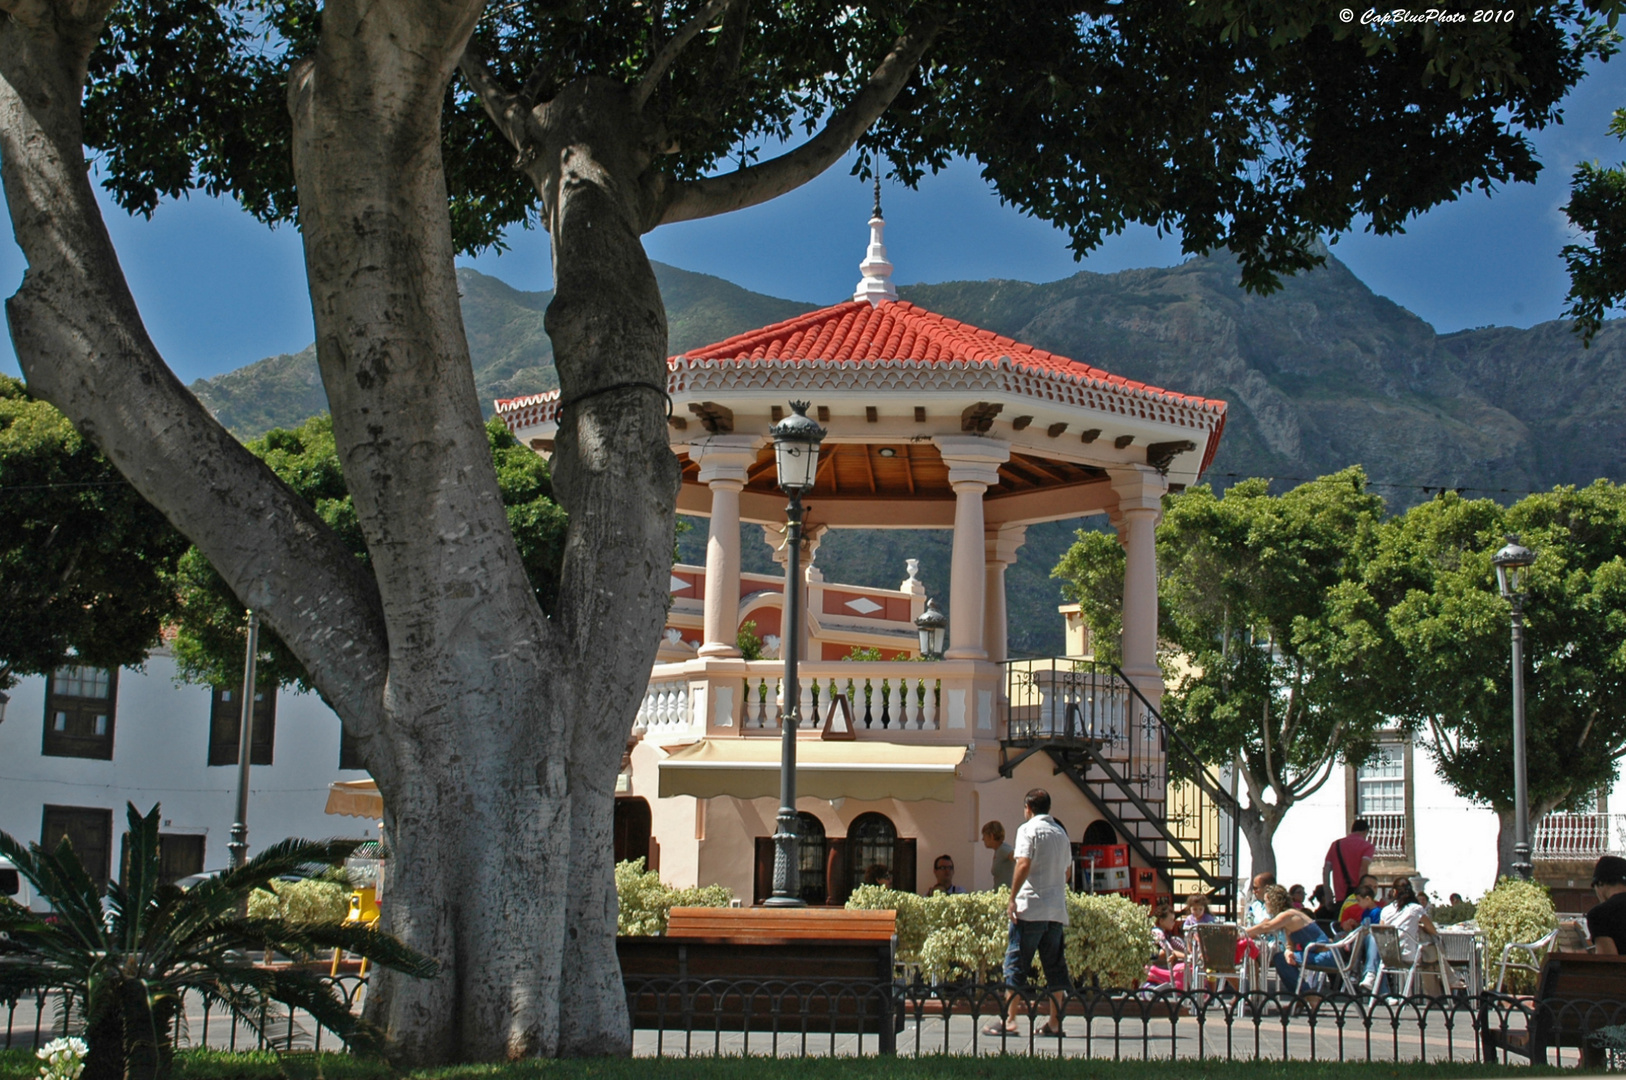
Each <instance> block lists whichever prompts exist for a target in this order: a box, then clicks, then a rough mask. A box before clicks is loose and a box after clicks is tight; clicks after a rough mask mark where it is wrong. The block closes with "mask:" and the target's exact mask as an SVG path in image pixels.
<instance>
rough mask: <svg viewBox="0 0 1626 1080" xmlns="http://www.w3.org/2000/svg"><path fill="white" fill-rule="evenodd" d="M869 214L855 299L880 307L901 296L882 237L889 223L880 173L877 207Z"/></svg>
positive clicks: (876, 181)
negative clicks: (883, 208) (884, 215)
mask: <svg viewBox="0 0 1626 1080" xmlns="http://www.w3.org/2000/svg"><path fill="white" fill-rule="evenodd" d="M870 213H871V216H870V219H869V250H868V251H866V252H865V253H864V261H863V262H861V263H859V264H858V272H859V273H861V274H863V275H864V276H863V278H862V279H861V280H860V281H859V282H858V290H857V291H856V292H854V293H853V299H854V300H868V301H869V302H870V304H871V305H875V306H879V305H880V304H884V303H886V302H887V301H888V300H896V299H897V298H898V287H897V286H896V285H894V284H892V264H891V263H889V262H887V261H886V241H885V240H884V239H883V233H884V232H885V230H886V222H885V221H883V220H881V177H880V175H879V174H877V175H876V177H875V209H874V210H872V211H871V212H870Z"/></svg>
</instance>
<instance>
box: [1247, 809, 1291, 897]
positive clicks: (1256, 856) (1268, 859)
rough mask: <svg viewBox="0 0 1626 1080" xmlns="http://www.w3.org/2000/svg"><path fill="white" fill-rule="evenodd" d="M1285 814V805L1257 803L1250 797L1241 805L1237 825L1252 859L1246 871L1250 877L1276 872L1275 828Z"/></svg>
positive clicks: (1279, 824) (1278, 825)
mask: <svg viewBox="0 0 1626 1080" xmlns="http://www.w3.org/2000/svg"><path fill="white" fill-rule="evenodd" d="M1286 815H1287V808H1286V807H1280V806H1272V805H1271V804H1269V803H1265V804H1257V803H1254V802H1253V801H1252V800H1251V799H1250V800H1249V802H1248V804H1247V805H1246V806H1243V807H1242V809H1241V814H1240V815H1239V816H1238V818H1237V826H1238V827H1239V828H1240V829H1241V830H1242V835H1243V836H1244V837H1246V838H1247V841H1248V853H1249V854H1250V855H1251V856H1252V859H1253V861H1252V864H1251V866H1250V868H1249V871H1248V876H1249V878H1250V879H1251V878H1255V877H1258V876H1259V875H1260V874H1263V873H1266V872H1269V873H1272V874H1274V873H1275V872H1276V847H1275V838H1276V830H1277V829H1278V828H1279V827H1280V826H1281V824H1282V818H1283V817H1285V816H1286Z"/></svg>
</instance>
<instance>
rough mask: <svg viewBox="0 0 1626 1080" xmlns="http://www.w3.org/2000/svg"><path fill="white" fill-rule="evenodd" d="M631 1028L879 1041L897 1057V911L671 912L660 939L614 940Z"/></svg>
mask: <svg viewBox="0 0 1626 1080" xmlns="http://www.w3.org/2000/svg"><path fill="white" fill-rule="evenodd" d="M616 953H617V954H618V956H619V957H620V960H621V974H622V977H623V979H625V980H626V981H627V991H628V993H627V1003H628V1006H629V1008H630V1010H631V1012H632V1024H633V1027H634V1028H656V1029H668V1030H670V1029H681V1030H687V1031H706V1032H711V1031H751V1032H768V1031H777V1032H779V1033H781V1034H796V1035H800V1034H802V1033H803V1032H805V1033H806V1034H807V1035H808V1036H809V1037H810V1038H811V1037H817V1036H821V1035H826V1036H827V1035H832V1034H835V1033H849V1034H850V1033H858V1034H871V1035H878V1036H880V1046H879V1049H880V1051H881V1053H885V1054H889V1053H893V1052H894V1051H895V1049H896V1038H897V1032H898V1031H900V1030H901V1029H902V1026H903V1013H902V1010H900V1009H898V1008H897V1007H896V1005H895V999H894V992H893V988H892V986H893V978H892V972H893V965H894V962H895V959H896V955H897V915H896V913H895V912H891V911H848V910H846V909H843V908H673V909H672V911H671V913H670V918H669V920H668V922H667V927H666V934H665V936H662V937H621V938H617V939H616Z"/></svg>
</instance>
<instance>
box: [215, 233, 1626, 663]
mask: <svg viewBox="0 0 1626 1080" xmlns="http://www.w3.org/2000/svg"><path fill="white" fill-rule="evenodd" d="M656 275H657V277H658V278H659V279H660V283H661V289H662V292H663V294H664V296H665V298H666V303H667V311H668V319H669V323H670V327H671V348H672V351H673V352H682V351H685V350H687V349H690V348H693V347H695V346H698V345H703V344H706V343H708V342H711V341H717V340H720V339H722V338H724V337H728V336H729V335H731V334H735V333H739V332H740V331H743V330H749V329H752V328H754V327H758V326H764V325H767V324H769V323H773V322H777V321H779V320H781V319H785V318H789V317H790V316H791V315H794V314H796V313H798V312H801V311H805V310H808V309H809V307H811V305H807V304H799V303H796V302H793V301H788V300H779V299H775V298H773V297H768V296H763V295H761V294H759V293H753V292H750V291H749V290H746V289H742V288H740V287H738V286H736V285H732V284H730V283H728V282H726V281H723V280H721V279H719V278H715V277H710V276H707V275H704V274H694V273H689V272H687V271H683V270H678V269H675V268H673V267H668V266H662V265H659V264H657V266H656ZM458 280H459V282H460V283H461V285H462V288H463V304H464V321H465V324H466V326H467V328H468V334H469V346H470V351H471V353H472V356H473V361H474V368H475V379H476V384H477V386H478V387H479V389H480V396H481V400H482V403H483V405H484V407H485V408H486V410H487V412H488V413H489V411H490V408H491V401H492V400H493V399H494V398H498V397H512V396H517V395H520V394H528V393H535V392H538V391H542V390H546V389H550V388H552V387H553V386H555V385H557V382H556V379H555V376H554V372H553V365H552V349H551V347H550V346H549V344H548V340H547V335H546V333H545V332H544V331H543V326H542V320H543V313H544V312H545V310H546V308H547V303H548V300H549V299H550V298H551V294H550V293H547V292H538V293H526V292H520V291H519V290H516V289H513V288H511V287H509V286H508V285H506V284H504V283H503V282H501V281H498V280H497V279H495V278H491V277H487V276H485V275H482V274H479V273H477V272H475V271H473V270H468V269H464V270H459V271H458ZM900 292H901V295H902V296H903V297H904V298H905V299H908V300H911V301H913V302H914V303H917V304H920V305H922V306H924V307H926V308H929V309H931V310H933V311H937V312H940V313H942V314H944V315H949V316H952V317H954V318H957V319H962V320H964V321H967V322H970V323H973V324H975V325H977V326H982V327H985V328H987V329H990V330H995V331H997V332H999V333H1002V334H1007V335H1009V336H1011V337H1013V338H1017V339H1018V340H1021V341H1025V342H1028V343H1030V344H1033V345H1037V346H1039V347H1041V348H1045V349H1049V350H1051V351H1053V352H1057V353H1060V354H1062V355H1064V356H1071V357H1074V358H1076V359H1079V360H1084V361H1087V362H1089V363H1092V364H1095V365H1096V366H1098V367H1102V368H1105V369H1107V370H1109V371H1113V372H1116V373H1118V374H1121V375H1125V376H1128V377H1131V378H1135V379H1141V380H1144V381H1146V382H1150V383H1153V384H1155V385H1159V386H1164V387H1167V388H1169V389H1173V390H1180V391H1184V392H1187V393H1195V394H1201V395H1203V396H1206V397H1218V398H1224V399H1226V400H1227V401H1229V402H1230V403H1231V409H1230V413H1229V416H1228V418H1227V422H1226V430H1225V435H1224V439H1223V441H1222V442H1221V445H1220V451H1219V456H1218V457H1217V459H1216V460H1215V462H1214V464H1213V467H1212V468H1211V469H1210V471H1209V474H1208V476H1209V479H1210V480H1211V481H1213V482H1214V483H1215V484H1216V485H1218V486H1225V485H1227V484H1228V483H1230V482H1231V481H1232V480H1234V479H1236V478H1238V477H1243V476H1267V477H1273V478H1276V479H1277V481H1278V486H1280V487H1285V486H1290V485H1291V484H1292V483H1293V482H1295V481H1297V480H1299V479H1305V478H1311V477H1315V476H1319V475H1322V474H1324V473H1328V472H1332V471H1334V470H1337V469H1340V468H1343V467H1344V466H1346V465H1349V464H1353V463H1360V464H1362V465H1364V466H1365V467H1366V470H1367V473H1368V475H1369V476H1370V477H1371V478H1372V480H1373V481H1374V483H1375V484H1376V485H1377V489H1378V491H1379V492H1380V493H1381V494H1383V495H1384V496H1385V497H1386V498H1388V499H1389V501H1390V504H1391V505H1392V506H1394V507H1395V508H1397V509H1398V508H1401V507H1404V506H1407V505H1410V504H1411V503H1414V502H1417V501H1419V500H1420V499H1423V498H1426V497H1427V494H1428V491H1429V490H1432V489H1438V488H1440V487H1457V488H1464V489H1468V490H1467V494H1470V495H1487V494H1488V495H1494V496H1495V497H1497V498H1501V499H1513V498H1517V497H1518V495H1519V494H1520V493H1522V492H1524V491H1526V490H1531V489H1541V488H1547V487H1551V486H1552V485H1554V484H1559V483H1574V484H1584V483H1587V482H1589V481H1591V480H1593V479H1594V478H1596V477H1599V476H1604V477H1609V478H1611V479H1615V480H1620V479H1622V478H1623V477H1626V466H1623V464H1622V463H1623V461H1626V324H1623V323H1620V322H1616V323H1611V324H1609V325H1607V326H1606V327H1605V329H1604V331H1603V332H1602V333H1601V334H1600V335H1599V336H1598V338H1597V339H1596V341H1595V342H1594V344H1593V346H1592V348H1590V349H1583V348H1582V347H1581V344H1580V340H1579V339H1578V338H1577V337H1576V336H1575V335H1573V334H1571V333H1570V331H1569V329H1568V326H1567V324H1564V323H1558V322H1554V323H1545V324H1542V325H1540V326H1536V327H1533V328H1531V329H1529V330H1519V329H1511V328H1505V327H1490V328H1484V329H1479V330H1468V331H1462V332H1460V333H1455V334H1447V335H1437V334H1435V333H1434V330H1433V328H1432V327H1430V326H1429V325H1428V324H1427V323H1425V322H1423V321H1422V320H1421V319H1419V318H1417V317H1416V316H1415V315H1412V314H1411V313H1410V312H1408V311H1406V310H1405V309H1404V308H1402V307H1400V306H1399V305H1397V304H1395V303H1393V302H1392V301H1390V300H1387V299H1385V298H1384V297H1381V296H1378V295H1377V294H1375V293H1373V292H1372V291H1371V290H1370V289H1368V288H1367V287H1366V286H1365V285H1364V284H1362V283H1361V282H1360V281H1359V280H1358V279H1357V278H1356V277H1355V276H1354V274H1352V273H1351V272H1350V271H1349V269H1348V268H1347V267H1345V266H1344V265H1343V264H1342V263H1340V262H1338V261H1337V260H1336V259H1331V258H1330V259H1329V260H1328V263H1327V265H1326V266H1325V267H1323V268H1322V269H1320V270H1317V271H1315V272H1313V273H1309V274H1305V275H1302V276H1300V277H1298V278H1292V279H1289V280H1288V281H1286V282H1285V284H1284V286H1283V288H1282V289H1281V290H1280V291H1279V292H1277V293H1275V294H1273V295H1271V296H1264V297H1261V296H1252V295H1249V294H1247V293H1244V292H1243V291H1242V290H1241V289H1240V288H1238V287H1237V284H1236V270H1235V267H1234V266H1233V265H1232V264H1231V262H1230V261H1229V260H1228V259H1226V258H1223V257H1211V258H1205V259H1193V260H1190V261H1188V262H1186V263H1184V264H1183V265H1181V266H1177V267H1173V268H1169V269H1150V270H1130V271H1125V272H1123V273H1118V274H1092V273H1088V272H1084V273H1079V274H1075V275H1074V276H1072V277H1069V278H1065V279H1063V280H1061V281H1053V282H1048V283H1045V284H1031V283H1027V282H1019V281H978V282H952V283H948V284H942V285H917V286H913V287H909V288H904V289H902V290H900ZM193 389H194V391H195V392H196V393H197V394H198V396H199V397H200V398H201V399H202V400H203V401H204V403H205V404H207V405H208V406H209V407H210V408H211V409H212V410H214V411H215V414H216V415H217V416H219V417H220V418H221V420H222V421H223V422H225V423H226V425H227V426H228V427H230V428H231V429H232V430H233V431H235V432H236V433H237V434H238V435H239V436H240V437H244V438H247V437H252V436H255V435H258V434H260V433H262V432H264V431H265V430H267V429H268V428H270V427H273V426H285V425H291V424H297V423H298V422H299V421H301V420H303V419H304V418H305V417H306V416H309V415H311V414H313V413H315V412H318V411H320V410H321V409H322V408H324V407H325V404H326V403H325V401H324V399H323V397H322V392H321V384H320V381H319V379H318V378H317V375H316V365H315V355H314V351H313V350H312V349H306V350H304V351H303V352H300V353H296V354H292V355H284V356H277V357H272V358H270V359H267V360H262V361H260V362H258V363H256V364H252V365H249V366H248V367H246V368H242V369H240V370H238V371H234V372H230V373H228V374H226V375H221V376H218V377H217V378H214V379H210V380H204V381H200V382H198V383H196V384H194V386H193ZM1077 524H1078V523H1072V524H1068V523H1056V524H1051V525H1045V526H1039V527H1035V528H1033V529H1030V530H1029V532H1028V540H1027V544H1026V545H1025V546H1024V548H1023V549H1022V551H1021V553H1020V557H1019V560H1018V562H1017V564H1016V565H1015V566H1014V567H1013V568H1012V569H1011V571H1010V573H1009V575H1008V578H1007V581H1008V585H1009V588H1010V593H1011V595H1010V612H1011V646H1012V649H1013V651H1028V652H1050V651H1059V649H1060V645H1061V627H1060V621H1059V619H1058V618H1057V616H1056V613H1055V605H1056V604H1057V603H1058V602H1059V599H1060V598H1059V595H1058V592H1057V588H1056V583H1055V582H1053V581H1051V580H1050V579H1049V571H1050V568H1051V567H1052V566H1054V565H1055V563H1056V560H1057V559H1058V558H1059V557H1060V555H1061V553H1062V552H1063V551H1065V550H1066V547H1067V545H1068V543H1069V542H1070V541H1071V537H1072V530H1073V528H1075V527H1076V526H1077ZM704 549H705V539H704V524H703V523H700V527H699V528H697V529H695V530H694V531H692V532H690V533H688V534H686V535H685V536H684V537H682V538H681V539H680V551H681V554H682V557H684V558H685V559H686V560H691V561H703V560H704ZM744 551H745V555H746V561H747V568H748V569H756V570H762V571H767V572H772V571H773V570H774V569H775V567H774V564H773V563H772V562H771V560H770V559H769V552H768V548H767V546H766V545H765V544H763V543H762V542H761V530H760V529H756V528H752V529H749V530H748V532H747V542H746V544H745V545H744ZM948 551H949V542H948V534H947V533H946V532H941V533H939V532H932V531H921V532H898V531H884V532H877V533H841V532H838V533H835V534H833V535H832V536H830V537H829V538H828V539H827V540H826V541H825V543H824V545H823V547H822V548H821V549H820V550H819V553H818V558H817V561H818V564H819V566H820V567H821V568H822V569H823V571H824V573H825V576H826V579H827V580H835V581H852V582H857V583H861V584H870V585H888V586H892V585H896V584H897V583H898V582H899V581H900V580H902V578H903V560H904V559H905V558H909V557H915V558H919V559H920V560H921V563H922V578H923V580H925V581H927V583H928V586H929V587H930V588H932V589H933V591H934V592H936V591H939V590H940V591H941V592H943V593H945V594H946V593H947V573H948V561H949V560H948ZM950 614H951V617H952V613H950Z"/></svg>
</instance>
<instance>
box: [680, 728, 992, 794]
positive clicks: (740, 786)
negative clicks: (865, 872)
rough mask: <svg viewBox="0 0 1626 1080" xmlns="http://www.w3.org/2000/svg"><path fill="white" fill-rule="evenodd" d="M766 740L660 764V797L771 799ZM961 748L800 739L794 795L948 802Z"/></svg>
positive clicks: (771, 760)
mask: <svg viewBox="0 0 1626 1080" xmlns="http://www.w3.org/2000/svg"><path fill="white" fill-rule="evenodd" d="M779 753H780V744H779V740H778V739H777V738H774V739H742V738H732V739H701V740H700V741H699V742H697V743H694V744H692V745H690V746H685V747H683V748H682V749H681V750H675V751H673V752H672V754H671V756H670V757H668V758H666V759H665V760H664V761H662V762H661V763H660V777H661V783H660V792H661V798H663V799H664V798H667V797H669V796H672V795H694V796H697V797H699V798H711V797H714V796H717V795H732V796H733V797H734V798H736V799H760V798H763V797H764V796H777V795H778V794H779ZM965 755H966V748H965V747H964V746H942V745H933V746H913V745H909V744H900V743H889V742H870V741H868V740H866V739H860V740H856V741H852V742H846V741H841V742H837V741H832V740H824V739H817V740H815V739H804V740H799V741H798V742H797V743H796V794H797V795H798V796H803V795H806V796H809V797H811V798H815V799H859V800H864V801H869V800H874V799H900V800H902V801H904V802H918V801H920V800H922V799H934V800H936V801H937V802H953V801H954V769H955V766H957V765H959V764H960V762H962V761H964V760H965Z"/></svg>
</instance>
